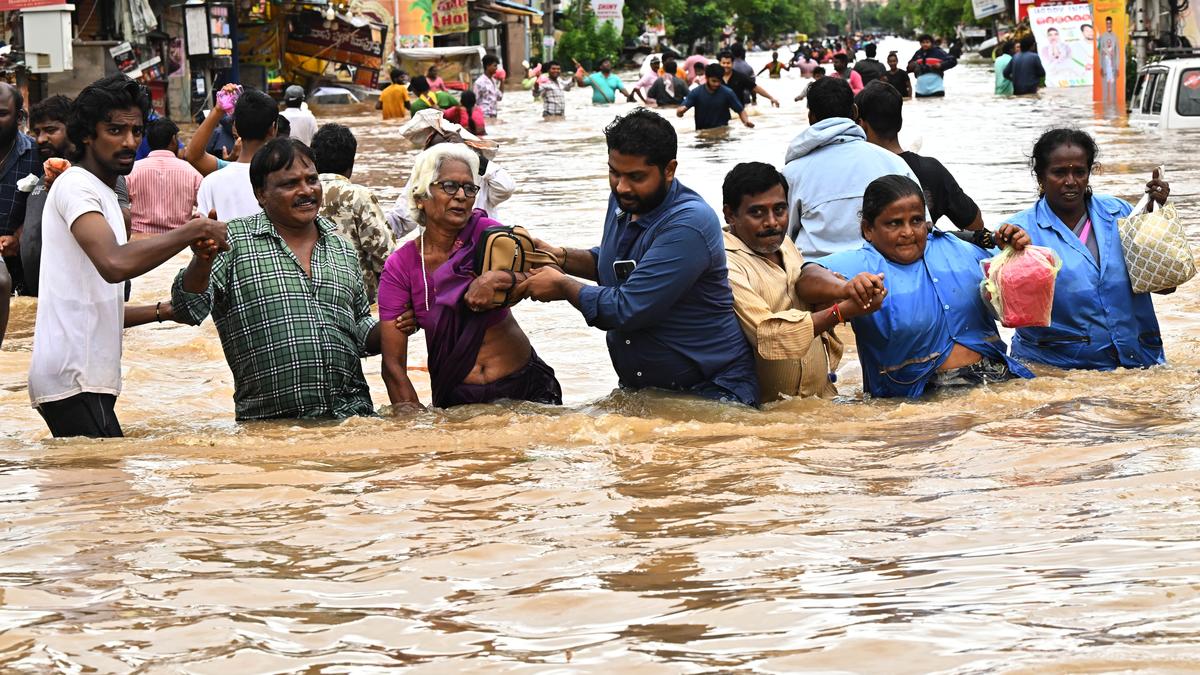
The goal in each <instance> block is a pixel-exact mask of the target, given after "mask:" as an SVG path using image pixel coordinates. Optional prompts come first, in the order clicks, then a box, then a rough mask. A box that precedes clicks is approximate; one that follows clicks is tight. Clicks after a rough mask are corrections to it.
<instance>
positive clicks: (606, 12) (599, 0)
mask: <svg viewBox="0 0 1200 675" xmlns="http://www.w3.org/2000/svg"><path fill="white" fill-rule="evenodd" d="M592 12H594V13H595V14H596V23H597V24H602V23H604V22H605V21H608V22H611V23H612V25H613V28H616V29H617V35H620V34H621V30H622V29H623V28H624V27H625V15H624V12H625V0H592Z"/></svg>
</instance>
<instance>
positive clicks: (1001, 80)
mask: <svg viewBox="0 0 1200 675" xmlns="http://www.w3.org/2000/svg"><path fill="white" fill-rule="evenodd" d="M1012 60H1013V57H1012V54H1001V55H1000V56H999V57H998V58H997V59H996V63H995V65H993V66H992V71H993V72H994V73H995V75H996V95H997V96H1011V95H1012V93H1013V83H1012V80H1009V79H1008V78H1007V77H1005V76H1004V70H1005V69H1006V68H1008V64H1009V63H1010V62H1011V61H1012Z"/></svg>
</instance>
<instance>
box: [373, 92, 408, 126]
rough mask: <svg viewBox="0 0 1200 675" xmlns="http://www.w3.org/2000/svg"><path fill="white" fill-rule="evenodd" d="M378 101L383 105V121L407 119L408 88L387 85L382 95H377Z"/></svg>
mask: <svg viewBox="0 0 1200 675" xmlns="http://www.w3.org/2000/svg"><path fill="white" fill-rule="evenodd" d="M379 101H380V102H381V103H382V104H383V119H385V120H401V119H404V118H405V117H408V108H407V106H406V104H407V103H408V86H407V85H403V84H395V83H393V84H389V85H388V86H387V88H386V89H384V90H383V93H382V94H380V95H379Z"/></svg>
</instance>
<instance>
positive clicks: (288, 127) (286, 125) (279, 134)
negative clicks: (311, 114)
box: [275, 113, 292, 138]
mask: <svg viewBox="0 0 1200 675" xmlns="http://www.w3.org/2000/svg"><path fill="white" fill-rule="evenodd" d="M291 135H292V121H291V120H289V119H288V118H286V117H284V116H283V114H282V113H281V114H280V115H279V117H276V118H275V137H276V138H287V137H289V136H291Z"/></svg>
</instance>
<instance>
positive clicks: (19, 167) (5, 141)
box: [0, 82, 42, 295]
mask: <svg viewBox="0 0 1200 675" xmlns="http://www.w3.org/2000/svg"><path fill="white" fill-rule="evenodd" d="M24 106H25V98H24V97H23V96H22V95H21V90H20V89H17V88H16V87H14V86H13V85H11V84H8V83H7V82H0V256H3V257H4V262H5V264H6V265H7V266H8V270H9V275H10V276H11V277H12V281H13V287H14V288H15V289H16V290H17V291H18V292H19V293H20V294H22V295H24V294H25V285H24V278H25V276H24V271H23V270H22V268H21V259H20V258H19V257H18V256H19V255H20V244H19V242H18V236H17V233H16V229H17V227H18V224H17V223H13V222H10V220H11V218H10V216H11V215H12V213H13V212H14V211H16V212H19V213H21V214H22V215H23V214H24V213H25V201H26V200H27V199H28V198H29V193H28V192H22V191H20V190H18V189H17V181H19V180H21V179H22V178H25V177H26V176H28V175H30V174H33V175H35V176H41V175H42V161H41V159H40V158H39V156H38V148H37V144H36V143H34V142H33V139H32V138H30V137H28V136H26V135H25V134H23V133H21V126H20V125H21V122H22V121H23V118H24V117H25V107H24Z"/></svg>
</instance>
